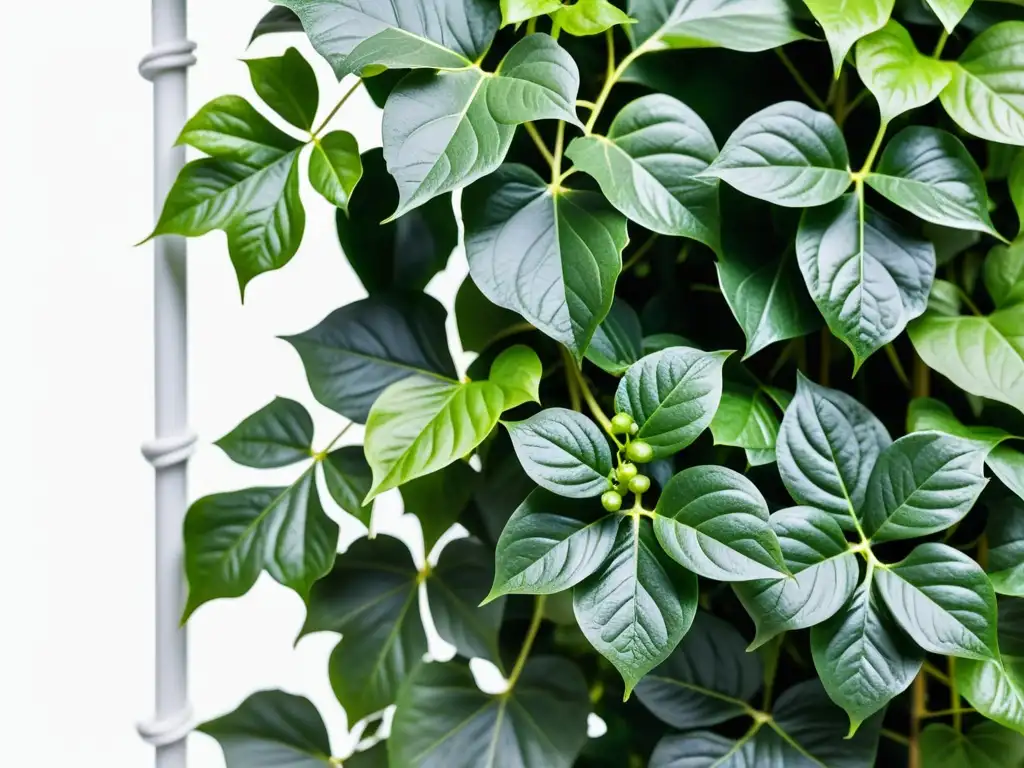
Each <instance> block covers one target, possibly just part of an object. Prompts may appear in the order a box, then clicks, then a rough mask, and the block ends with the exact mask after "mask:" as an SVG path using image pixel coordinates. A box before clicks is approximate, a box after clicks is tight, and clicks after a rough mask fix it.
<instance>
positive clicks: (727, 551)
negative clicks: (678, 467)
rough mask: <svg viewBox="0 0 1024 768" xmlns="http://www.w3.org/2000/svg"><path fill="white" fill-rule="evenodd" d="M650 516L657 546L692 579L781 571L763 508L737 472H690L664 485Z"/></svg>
mask: <svg viewBox="0 0 1024 768" xmlns="http://www.w3.org/2000/svg"><path fill="white" fill-rule="evenodd" d="M654 513H655V516H654V533H655V535H656V536H657V537H658V543H659V544H661V546H662V547H663V548H664V550H665V552H667V553H668V555H669V556H670V557H672V558H673V559H674V560H676V561H677V562H678V563H680V564H681V565H682V566H683V567H684V568H686V569H687V570H690V571H693V572H694V573H696V574H697V575H698V576H704V577H705V578H708V579H714V580H715V581H751V580H753V579H763V578H772V577H774V576H776V575H778V574H782V573H785V571H786V566H785V564H784V563H783V561H782V552H781V550H780V549H779V541H778V539H776V538H775V533H774V532H773V531H772V529H771V526H769V525H768V505H767V504H766V503H765V500H764V497H762V496H761V493H760V492H759V491H758V490H757V488H756V487H755V486H754V484H753V483H752V482H750V481H749V480H747V478H745V477H744V476H743V475H741V474H739V473H738V472H734V471H733V470H731V469H727V468H725V467H714V466H708V467H690V468H689V469H686V470H684V471H682V472H680V473H679V474H678V475H676V476H675V477H673V478H672V480H670V481H669V484H668V486H666V488H665V490H664V491H663V492H662V494H661V498H660V499H658V505H657V508H656V509H655V510H654Z"/></svg>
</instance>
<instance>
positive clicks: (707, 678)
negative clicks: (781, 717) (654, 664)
mask: <svg viewBox="0 0 1024 768" xmlns="http://www.w3.org/2000/svg"><path fill="white" fill-rule="evenodd" d="M745 645H746V641H744V639H743V636H742V635H741V634H740V633H739V632H737V631H736V629H735V628H734V627H733V626H732V625H731V624H728V623H726V622H725V621H722V620H721V619H719V618H717V617H716V616H712V615H711V614H710V613H706V612H705V611H697V615H696V616H694V619H693V626H692V627H691V628H690V631H689V632H687V633H686V636H685V637H684V638H683V640H682V642H681V643H679V647H677V648H676V649H675V651H673V652H672V655H671V656H669V657H668V658H667V659H666V660H665V661H664V662H663V663H662V664H661V665H660V666H659V667H658V668H657V669H655V670H654V671H653V672H651V674H649V675H647V677H645V678H644V679H643V680H641V681H640V682H639V683H638V684H637V686H636V695H637V698H639V699H640V703H641V704H643V705H644V706H645V707H647V709H649V710H650V711H651V712H652V713H653V714H654V715H655V716H656V717H657V718H658V719H659V720H662V721H663V722H665V723H668V724H669V725H671V726H673V727H675V728H684V729H690V728H707V727H709V726H712V725H718V724H719V723H724V722H725V721H727V720H731V719H732V718H734V717H740V716H741V715H743V714H745V712H746V709H745V704H746V702H748V701H750V699H751V698H753V696H754V694H755V693H757V691H758V690H759V689H760V688H761V680H762V675H763V670H762V668H761V657H760V656H758V655H757V654H756V653H746V652H745V650H744V646H745Z"/></svg>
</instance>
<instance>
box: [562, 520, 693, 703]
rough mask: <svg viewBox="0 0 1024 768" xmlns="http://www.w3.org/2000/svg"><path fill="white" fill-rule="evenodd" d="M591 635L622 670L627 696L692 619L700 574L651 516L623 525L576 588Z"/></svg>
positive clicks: (577, 608) (579, 612)
mask: <svg viewBox="0 0 1024 768" xmlns="http://www.w3.org/2000/svg"><path fill="white" fill-rule="evenodd" d="M573 610H574V612H575V614H576V621H577V622H578V623H579V625H580V629H581V630H582V631H583V634H584V635H586V637H587V640H589V641H590V644H591V645H593V646H594V648H595V649H596V650H597V652H598V653H600V654H601V655H602V656H604V657H605V658H606V659H608V661H610V662H611V663H612V665H613V666H614V667H615V668H616V669H617V670H618V671H619V673H620V674H621V675H622V679H623V680H624V681H625V684H626V696H629V694H630V692H631V691H632V690H633V688H634V687H635V686H636V684H637V683H638V682H639V681H640V680H641V679H642V678H643V677H644V675H646V674H647V673H648V672H650V671H651V670H652V669H654V668H655V667H656V666H658V665H659V664H660V663H661V662H662V661H664V660H665V659H666V658H668V656H669V654H671V653H672V651H673V650H674V649H675V647H676V646H677V645H678V644H679V641H680V640H681V639H682V638H683V635H685V634H686V632H687V630H688V629H689V628H690V624H691V623H692V622H693V616H694V613H695V612H696V610H697V577H696V576H694V575H693V574H691V573H689V572H687V571H685V570H683V569H682V568H681V567H680V566H678V565H677V564H676V563H675V562H673V561H672V560H670V559H669V558H668V556H666V555H665V553H664V552H662V551H661V547H660V546H659V545H658V542H657V541H656V540H655V538H654V531H653V530H652V528H651V524H650V522H648V521H647V520H645V519H643V518H640V517H634V518H632V520H630V521H627V523H626V524H624V525H620V526H619V529H618V533H617V535H616V539H615V546H614V548H613V549H612V552H611V554H610V555H609V556H608V559H607V560H606V561H605V563H604V564H603V565H602V566H601V567H600V568H599V569H598V570H597V571H596V572H595V573H594V574H593V575H591V576H590V577H589V578H588V579H586V580H585V581H584V582H582V583H581V584H579V585H577V586H576V587H575V588H574V590H573Z"/></svg>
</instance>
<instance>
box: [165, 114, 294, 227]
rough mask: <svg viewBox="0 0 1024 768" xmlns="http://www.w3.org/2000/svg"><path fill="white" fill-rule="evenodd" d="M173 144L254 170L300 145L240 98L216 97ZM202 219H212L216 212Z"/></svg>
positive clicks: (182, 131) (186, 124)
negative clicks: (186, 146) (191, 148)
mask: <svg viewBox="0 0 1024 768" xmlns="http://www.w3.org/2000/svg"><path fill="white" fill-rule="evenodd" d="M176 144H178V145H181V144H185V145H188V146H190V147H195V148H196V149H198V150H199V151H200V152H205V153H206V154H208V155H211V156H213V157H217V158H220V159H222V160H232V161H235V162H237V163H241V164H243V165H247V166H252V167H253V168H255V169H258V168H264V167H266V166H268V165H273V164H274V163H275V162H277V161H278V160H280V159H281V158H283V157H285V156H286V155H288V154H289V153H291V152H293V151H296V150H298V149H299V148H300V147H301V146H302V142H300V141H299V140H298V139H294V138H292V137H291V136H289V135H288V134H287V133H285V132H284V131H282V130H281V129H280V128H278V127H277V126H275V125H274V124H273V123H271V122H270V121H269V120H267V118H265V117H264V116H263V115H261V114H260V113H259V112H257V111H256V109H255V108H254V107H253V106H252V105H251V104H250V103H249V102H248V101H246V100H245V99H243V98H242V97H241V96H218V97H217V98H216V99H214V100H213V101H211V102H208V103H207V104H204V105H203V107H202V109H200V110H199V111H198V112H196V114H195V115H194V116H193V117H192V118H191V119H190V120H189V121H188V122H187V123H185V127H184V128H182V129H181V134H180V135H179V136H178V140H177V142H176ZM220 165H224V164H220ZM220 165H218V164H214V165H213V167H220ZM204 215H210V216H216V215H217V212H215V211H210V212H209V213H207V214H204Z"/></svg>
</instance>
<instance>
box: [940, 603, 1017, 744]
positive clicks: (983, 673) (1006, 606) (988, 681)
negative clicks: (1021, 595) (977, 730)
mask: <svg viewBox="0 0 1024 768" xmlns="http://www.w3.org/2000/svg"><path fill="white" fill-rule="evenodd" d="M1022 627H1024V613H1022V610H1021V602H1020V601H1019V600H1009V601H1004V602H1003V603H1002V604H1001V605H1000V609H999V644H1000V646H1002V656H1001V658H1000V660H999V661H974V660H970V659H968V660H964V661H957V664H956V681H957V684H958V687H959V689H960V694H961V695H962V696H963V697H964V698H966V699H967V701H968V703H970V705H971V706H972V707H974V708H975V709H976V710H978V712H979V713H980V714H982V715H984V716H985V717H987V718H988V719H989V720H994V721H995V722H997V723H999V724H1000V725H1005V726H1006V727H1007V728H1012V729H1013V730H1015V731H1017V732H1018V733H1024V645H1022V644H1021V640H1020V637H1021V634H1020V633H1021V629H1022Z"/></svg>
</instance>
